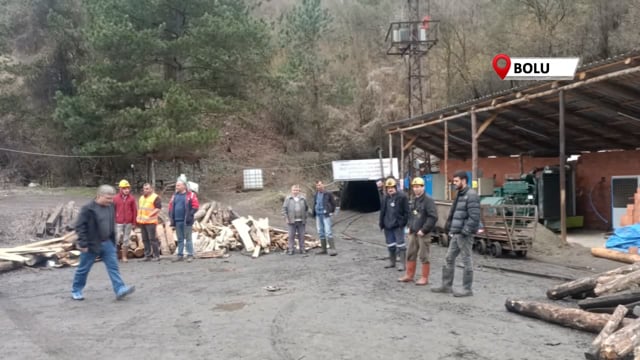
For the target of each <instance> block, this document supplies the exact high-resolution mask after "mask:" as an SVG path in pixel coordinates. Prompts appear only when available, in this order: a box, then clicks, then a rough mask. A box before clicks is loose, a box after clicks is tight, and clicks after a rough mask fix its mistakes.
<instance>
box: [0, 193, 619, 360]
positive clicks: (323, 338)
mask: <svg viewBox="0 0 640 360" xmlns="http://www.w3.org/2000/svg"><path fill="white" fill-rule="evenodd" d="M214 196H216V199H219V200H223V201H224V202H225V203H228V204H233V205H234V207H235V209H236V210H237V211H239V212H240V213H241V214H251V215H271V216H272V224H273V225H274V226H282V224H280V223H279V222H280V220H279V217H275V216H273V215H274V214H275V212H276V210H275V208H277V202H278V201H279V200H277V196H275V195H273V196H270V195H268V194H265V193H247V194H232V195H221V194H217V195H214ZM88 198H89V197H88V196H87V195H86V194H77V193H69V192H65V191H62V192H60V193H47V192H21V191H14V192H5V193H3V194H1V196H0V221H2V223H0V228H2V231H3V233H4V234H5V235H6V234H8V233H10V232H12V231H13V230H9V229H7V226H8V225H9V226H11V224H17V223H18V222H17V221H18V220H16V219H15V217H16V216H17V215H19V214H23V215H24V214H27V213H29V212H30V211H33V210H32V208H33V207H37V206H44V205H46V206H55V205H56V204H57V203H59V202H61V201H65V200H67V201H68V200H76V201H78V202H80V203H83V202H84V201H86V200H87V199H88ZM221 198H224V199H221ZM375 219H376V214H375V213H374V214H365V215H361V214H355V213H351V212H348V211H342V212H341V213H340V214H339V215H338V218H337V219H336V222H337V224H336V225H335V228H334V232H335V233H336V234H337V235H338V236H337V238H338V240H337V248H338V250H339V255H338V256H336V257H326V256H318V255H313V254H310V255H309V256H301V255H295V256H287V255H283V254H281V253H272V254H269V255H264V256H261V257H260V258H258V259H252V258H251V257H249V256H243V255H241V254H240V253H238V252H233V253H232V256H231V257H229V258H227V259H206V260H205V259H201V260H196V261H195V262H193V263H191V264H188V263H171V262H170V261H169V260H163V261H161V262H159V263H144V262H140V261H131V262H130V263H128V264H125V265H122V266H121V272H122V274H123V278H124V279H125V281H126V282H127V283H129V284H133V285H135V286H136V288H137V291H136V293H135V294H133V295H132V296H131V297H130V298H128V299H125V300H123V301H116V300H115V298H114V294H113V292H112V290H111V288H110V283H109V281H108V278H107V275H106V272H105V270H104V266H103V264H102V263H97V264H96V265H95V267H94V269H93V271H92V272H91V275H90V277H89V282H88V286H87V288H86V289H85V297H86V300H85V301H81V302H78V301H72V300H71V299H70V292H69V291H70V290H69V289H70V285H71V280H72V277H73V272H74V269H72V268H65V269H55V270H45V269H43V270H34V269H20V270H17V271H13V272H9V273H4V274H0V339H2V342H1V345H0V354H2V355H1V357H2V359H70V358H75V357H77V356H78V355H79V354H82V356H83V357H84V358H91V359H178V358H189V359H212V358H217V359H274V360H275V359H277V360H280V359H295V360H298V359H492V360H496V359H576V358H582V357H583V352H584V351H585V350H586V349H588V346H589V344H590V342H591V341H592V340H593V338H594V337H595V335H593V334H589V333H583V332H579V331H576V330H571V329H566V328H563V327H560V326H555V325H551V324H547V323H544V322H541V321H538V320H533V319H529V318H525V317H521V316H519V315H515V314H512V313H509V312H507V311H506V310H505V307H504V303H505V300H506V299H507V298H517V299H530V300H541V301H544V300H545V291H546V289H547V288H548V287H549V286H550V285H552V284H555V283H558V282H560V280H557V279H549V278H544V277H539V276H531V275H523V274H518V273H514V272H511V271H509V269H515V270H524V271H528V272H537V273H545V274H548V275H552V276H556V277H560V278H561V277H565V278H575V277H579V276H585V275H589V274H592V273H593V272H594V271H601V270H604V269H609V268H613V267H616V266H619V265H620V264H618V263H613V262H609V261H607V260H602V259H593V258H591V257H590V256H589V255H588V250H587V249H579V248H576V247H571V248H565V249H563V248H559V250H554V251H549V249H547V248H544V249H541V251H538V252H535V251H534V253H533V254H532V257H530V258H528V259H515V258H506V259H494V258H490V257H483V256H478V255H476V256H475V258H474V261H475V267H476V272H475V286H474V291H475V296H473V297H470V298H460V299H458V298H453V297H451V296H449V295H439V294H434V293H431V292H430V291H429V290H428V289H429V286H427V287H417V286H414V285H409V284H400V283H398V282H397V281H396V279H397V278H398V277H399V276H400V275H401V274H400V273H399V272H398V271H396V270H392V269H384V268H383V266H384V264H385V260H384V259H383V258H384V256H385V255H386V254H385V247H384V245H383V244H384V241H383V237H382V234H381V233H380V232H379V231H378V230H377V228H376V226H375V224H376V222H375ZM308 230H309V232H311V233H314V228H313V226H309V228H308ZM343 235H346V236H344V238H343ZM345 238H349V239H351V240H346V239H345ZM0 239H3V240H4V244H2V246H6V243H7V241H8V240H12V239H10V238H9V239H8V238H7V237H6V236H4V237H0ZM14 240H16V239H14ZM23 242H24V241H23ZM444 254H445V249H444V248H442V247H440V246H438V245H436V244H435V243H434V244H433V247H432V263H433V265H432V268H433V270H432V274H431V283H432V284H434V283H435V284H438V283H439V282H440V276H441V266H442V263H443V258H444ZM545 254H547V255H545ZM567 259H569V260H567ZM497 268H503V269H506V270H499V269H497ZM460 277H461V269H460V268H458V269H457V271H456V279H455V282H454V285H455V286H459V284H460V281H461V280H460ZM267 286H276V287H278V288H279V289H280V290H279V291H275V292H269V291H267V290H265V287H267ZM430 286H431V285H430ZM562 303H563V304H567V303H565V302H562Z"/></svg>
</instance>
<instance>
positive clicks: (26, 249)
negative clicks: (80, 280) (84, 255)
mask: <svg viewBox="0 0 640 360" xmlns="http://www.w3.org/2000/svg"><path fill="white" fill-rule="evenodd" d="M77 239H78V236H77V235H76V233H75V232H73V231H72V232H69V233H67V234H65V235H64V236H61V237H57V238H54V239H48V240H42V241H37V242H33V243H30V244H27V245H21V246H17V247H13V248H4V249H2V248H0V260H5V261H12V262H14V263H18V264H22V265H26V266H30V267H35V266H41V265H46V266H48V267H56V268H59V267H65V266H77V265H78V263H79V261H80V259H79V257H80V251H79V250H76V247H75V243H76V240H77Z"/></svg>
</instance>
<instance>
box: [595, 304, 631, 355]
mask: <svg viewBox="0 0 640 360" xmlns="http://www.w3.org/2000/svg"><path fill="white" fill-rule="evenodd" d="M627 312H629V309H627V308H626V307H625V306H622V305H618V307H617V308H616V310H615V311H614V312H613V315H611V318H610V319H609V321H607V323H606V324H605V326H604V328H602V331H600V334H598V336H597V337H596V338H595V339H594V340H593V342H592V343H591V351H590V352H589V353H588V354H585V357H586V358H587V359H589V360H595V359H597V358H598V353H599V352H600V347H601V345H602V342H603V341H604V340H605V339H607V338H608V337H609V336H611V334H613V332H614V331H616V330H618V328H619V327H620V323H621V322H622V320H623V319H624V317H625V315H627Z"/></svg>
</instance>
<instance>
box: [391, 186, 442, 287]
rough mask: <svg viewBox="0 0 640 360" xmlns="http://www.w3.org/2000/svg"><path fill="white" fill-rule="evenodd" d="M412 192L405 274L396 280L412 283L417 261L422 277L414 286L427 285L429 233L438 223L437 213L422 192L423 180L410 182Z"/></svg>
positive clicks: (430, 201) (433, 203) (434, 206)
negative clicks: (418, 261)
mask: <svg viewBox="0 0 640 360" xmlns="http://www.w3.org/2000/svg"><path fill="white" fill-rule="evenodd" d="M411 189H412V190H413V195H414V198H413V201H412V202H411V206H410V215H409V236H408V240H409V250H408V251H407V273H406V274H405V276H404V277H401V278H400V279H398V281H400V282H412V281H413V279H414V277H415V275H416V266H417V260H420V264H422V275H421V276H420V279H419V280H418V281H417V282H416V285H427V284H428V283H429V270H430V269H431V264H430V262H429V257H430V254H431V237H430V235H429V234H430V233H431V231H433V229H434V228H435V226H436V223H437V222H438V211H437V209H436V203H435V202H434V201H433V199H432V198H431V196H429V195H427V194H426V193H425V192H424V179H422V178H421V177H417V178H415V179H413V181H411Z"/></svg>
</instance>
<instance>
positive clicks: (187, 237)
mask: <svg viewBox="0 0 640 360" xmlns="http://www.w3.org/2000/svg"><path fill="white" fill-rule="evenodd" d="M191 228H192V227H191V225H185V223H184V222H177V223H176V236H177V237H178V256H180V257H182V256H183V255H184V243H185V242H186V243H187V256H193V239H192V238H191Z"/></svg>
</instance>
